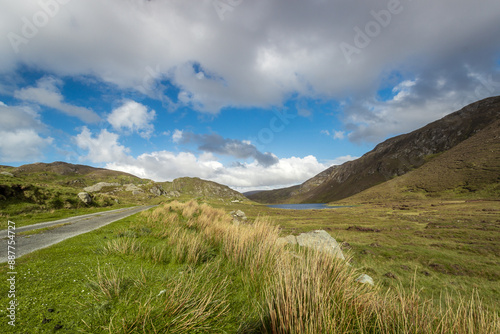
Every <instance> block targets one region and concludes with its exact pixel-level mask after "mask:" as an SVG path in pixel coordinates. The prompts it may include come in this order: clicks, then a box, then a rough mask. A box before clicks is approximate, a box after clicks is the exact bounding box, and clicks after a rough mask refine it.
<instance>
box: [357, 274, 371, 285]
mask: <svg viewBox="0 0 500 334" xmlns="http://www.w3.org/2000/svg"><path fill="white" fill-rule="evenodd" d="M356 282H358V283H361V284H369V285H375V284H374V283H373V278H371V277H370V276H368V275H367V274H363V275H361V276H359V277H358V278H356Z"/></svg>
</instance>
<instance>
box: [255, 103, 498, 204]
mask: <svg viewBox="0 0 500 334" xmlns="http://www.w3.org/2000/svg"><path fill="white" fill-rule="evenodd" d="M499 118H500V96H496V97H490V98H487V99H483V100H480V101H477V102H474V103H472V104H469V105H467V106H465V107H464V108H462V109H460V110H458V111H456V112H453V113H451V114H448V115H447V116H445V117H443V118H441V119H439V120H436V121H434V122H431V123H429V124H427V125H425V126H424V127H421V128H419V129H417V130H415V131H412V132H410V133H407V134H402V135H399V136H395V137H392V138H389V139H387V140H385V141H384V142H382V143H380V144H378V145H376V146H375V148H374V149H373V150H372V151H370V152H367V153H366V154H364V155H363V156H362V157H360V158H358V159H356V160H353V161H348V162H346V163H344V164H342V165H340V166H332V167H330V168H328V169H326V170H324V171H323V172H321V173H319V174H318V175H316V176H314V177H313V178H311V179H309V180H307V181H305V182H304V183H302V184H301V185H297V186H293V187H289V188H283V189H276V190H271V191H264V192H260V193H257V194H255V195H250V196H249V198H250V199H251V200H254V201H256V202H261V203H262V202H266V203H277V202H288V203H307V202H309V203H314V202H332V201H338V200H341V199H345V198H348V197H350V196H353V195H355V194H358V193H360V192H362V191H364V190H366V189H369V188H371V187H373V186H376V185H378V184H381V183H384V182H386V181H389V180H390V179H393V178H396V177H399V176H402V175H405V174H406V173H408V172H410V171H412V170H414V169H417V168H419V167H421V166H422V165H424V164H425V163H426V162H427V161H428V157H429V156H432V155H435V154H439V153H443V152H446V151H448V150H450V149H451V148H453V147H455V146H456V145H458V144H459V143H461V142H463V141H465V140H467V139H469V138H470V137H471V136H474V135H475V134H476V133H477V132H479V131H481V130H482V129H485V128H486V127H487V126H488V125H489V124H490V123H491V122H492V121H495V120H497V119H499Z"/></svg>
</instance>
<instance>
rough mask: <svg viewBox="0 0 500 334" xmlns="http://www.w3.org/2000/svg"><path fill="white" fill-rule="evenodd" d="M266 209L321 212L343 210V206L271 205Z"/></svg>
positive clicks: (312, 204) (323, 204)
mask: <svg viewBox="0 0 500 334" xmlns="http://www.w3.org/2000/svg"><path fill="white" fill-rule="evenodd" d="M268 207H270V208H275V209H289V210H321V209H336V208H345V206H330V205H326V204H325V203H310V204H307V203H306V204H273V205H268Z"/></svg>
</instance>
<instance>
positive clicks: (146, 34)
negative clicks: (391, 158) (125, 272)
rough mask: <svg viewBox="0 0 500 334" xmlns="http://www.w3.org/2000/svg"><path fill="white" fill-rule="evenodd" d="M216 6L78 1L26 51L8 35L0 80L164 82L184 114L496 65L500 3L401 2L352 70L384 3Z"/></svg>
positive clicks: (14, 18) (1, 18) (352, 92)
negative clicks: (28, 73) (27, 74)
mask: <svg viewBox="0 0 500 334" xmlns="http://www.w3.org/2000/svg"><path fill="white" fill-rule="evenodd" d="M212 3H213V1H202V2H199V3H197V4H196V6H192V5H187V4H186V3H185V2H182V1H125V2H124V1H121V0H110V1H104V2H103V1H99V0H87V1H84V2H80V1H71V2H69V3H68V4H65V5H64V6H63V5H61V6H60V7H61V8H60V10H59V11H58V13H57V15H55V16H54V17H53V18H50V24H47V25H46V26H44V27H43V28H40V32H39V33H38V34H37V35H36V36H35V37H33V38H29V41H28V43H27V44H26V45H24V44H23V45H20V47H19V48H20V52H19V53H18V54H16V53H15V52H14V51H13V50H12V46H11V45H10V43H9V41H8V39H7V38H4V39H3V40H2V41H1V42H0V54H2V58H1V59H0V71H3V72H9V71H10V70H11V69H14V68H16V67H17V66H19V65H23V64H27V65H30V66H33V67H35V68H37V69H40V70H44V71H48V72H50V73H54V74H55V75H60V76H65V75H69V76H78V75H92V76H95V77H98V78H99V79H101V80H102V81H104V82H107V83H112V84H115V85H117V86H118V87H121V88H137V87H140V88H138V89H139V90H141V91H148V92H146V93H147V94H148V95H149V96H155V97H157V98H158V99H161V96H164V97H165V94H164V93H165V92H164V89H167V88H166V87H164V86H163V85H161V84H160V82H159V81H160V80H165V79H167V80H169V81H170V82H171V83H172V84H173V85H175V86H176V89H178V90H179V91H180V92H181V93H179V101H178V102H177V103H178V104H179V105H189V106H192V107H194V108H196V109H198V110H201V111H206V112H214V113H215V112H218V111H219V110H220V109H221V108H223V107H228V106H237V107H238V106H239V107H249V106H257V107H269V106H276V105H281V104H282V103H283V101H284V100H286V98H287V97H288V96H290V94H297V95H298V96H305V97H328V98H337V99H343V98H345V96H347V95H348V96H353V97H354V98H356V99H358V98H360V99H367V98H370V97H371V96H374V95H375V93H376V91H377V89H378V88H379V85H380V80H381V78H382V76H383V75H384V74H385V73H387V72H388V71H389V72H390V71H402V72H405V73H409V74H410V75H411V74H414V73H416V74H420V73H423V76H422V80H424V81H423V82H425V78H426V77H427V76H428V75H431V74H433V73H434V74H439V75H440V76H442V77H444V78H445V79H446V80H448V81H452V80H453V79H458V80H456V82H457V84H458V85H460V84H463V83H465V82H467V80H468V78H467V75H461V74H463V73H466V70H465V68H464V67H465V65H467V64H469V65H470V66H472V67H473V68H475V70H476V71H477V72H478V73H480V74H481V75H484V74H488V73H491V72H492V71H495V68H496V67H497V65H496V59H495V57H497V55H498V45H499V44H500V26H499V25H498V24H497V23H498V12H499V11H500V2H498V1H497V0H483V1H481V2H480V3H478V2H473V1H470V0H442V1H439V3H436V1H434V0H421V1H402V2H401V8H402V11H401V12H400V13H398V14H397V15H396V14H395V15H392V16H391V18H390V22H388V24H387V25H385V24H384V27H381V29H380V33H379V34H377V36H375V37H373V38H370V43H369V44H368V45H367V46H366V47H363V48H361V49H360V50H359V51H360V52H359V53H357V54H355V55H353V59H352V63H351V64H347V61H346V59H345V57H344V54H343V53H342V50H341V49H340V45H341V43H350V44H354V41H355V38H356V31H355V30H354V28H355V27H359V28H360V29H361V30H363V29H365V27H366V25H367V23H370V22H374V23H375V24H376V20H375V18H374V17H373V14H372V11H375V12H379V11H381V10H386V9H387V3H386V2H384V3H380V2H374V1H370V0H360V1H356V2H350V3H344V2H339V1H294V2H287V1H263V0H255V1H246V2H245V3H244V5H240V6H237V7H234V8H233V10H232V11H230V12H227V13H226V14H225V15H224V20H223V21H221V20H220V17H219V15H218V14H217V11H216V10H214V8H213V4H212ZM40 10H41V8H40V6H39V4H38V1H36V0H31V1H30V0H25V1H11V2H10V4H9V6H8V7H7V8H6V9H5V10H3V11H1V13H0V22H1V23H0V34H1V35H3V36H6V35H7V34H8V33H9V32H14V33H17V34H22V29H23V21H21V20H20V19H19V18H20V17H26V18H28V19H30V18H32V17H33V15H34V14H35V13H36V12H37V11H40ZM443 17H447V18H448V19H446V20H443V19H442V18H443ZM422 22H426V24H422ZM456 22H460V24H456ZM372 26H373V25H372ZM436 31H439V34H436V33H435V32H436ZM186 41H189V43H187V42H186ZM443 41H445V42H443ZM152 69H154V70H152ZM151 81H153V82H157V84H154V83H153V84H152V82H151ZM145 83H146V84H145ZM455 86H456V87H454V88H451V89H454V90H457V91H458V92H459V93H462V92H466V91H467V87H465V86H462V87H457V85H455ZM151 90H154V91H155V92H150V91H151ZM423 97H424V98H428V99H435V98H436V97H435V95H433V94H432V93H431V92H429V93H428V94H426V95H423ZM167 100H168V99H167ZM56 102H57V99H56ZM88 117H90V116H88ZM90 118H92V117H90Z"/></svg>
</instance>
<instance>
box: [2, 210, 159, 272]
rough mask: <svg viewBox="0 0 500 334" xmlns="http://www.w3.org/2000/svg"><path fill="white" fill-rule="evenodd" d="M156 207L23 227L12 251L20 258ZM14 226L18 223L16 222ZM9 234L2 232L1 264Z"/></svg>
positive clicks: (114, 211)
mask: <svg viewBox="0 0 500 334" xmlns="http://www.w3.org/2000/svg"><path fill="white" fill-rule="evenodd" d="M152 207H154V205H151V206H135V207H131V208H124V209H117V210H111V211H104V212H98V213H91V214H87V215H83V216H77V217H70V218H64V219H60V220H56V221H52V222H46V223H39V224H34V225H28V226H23V227H19V228H16V229H15V230H11V232H14V233H15V235H14V240H15V245H13V246H14V247H15V249H12V248H11V249H10V250H11V251H14V252H15V257H16V259H18V258H19V257H21V256H23V255H25V254H29V253H31V252H33V251H36V250H38V249H41V248H45V247H49V246H52V245H54V244H56V243H58V242H61V241H63V240H66V239H68V238H71V237H74V236H77V235H79V234H82V233H87V232H90V231H92V230H95V229H98V228H100V227H102V226H105V225H108V224H110V223H112V222H115V221H117V220H120V219H123V218H125V217H128V216H131V215H133V214H134V213H137V212H141V211H144V210H147V209H149V208H152ZM14 223H15V222H14ZM61 224H64V225H63V226H60V227H57V228H54V229H51V230H47V231H43V232H41V233H38V234H32V235H29V236H21V235H18V234H19V233H21V232H26V231H32V230H38V229H41V228H47V227H51V226H55V225H61ZM10 225H11V226H14V225H12V224H10ZM11 235H12V233H11ZM7 236H8V231H7V230H3V231H0V245H1V246H0V247H1V249H0V263H4V262H7V251H8V241H10V239H9V238H7ZM11 254H12V253H11Z"/></svg>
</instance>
